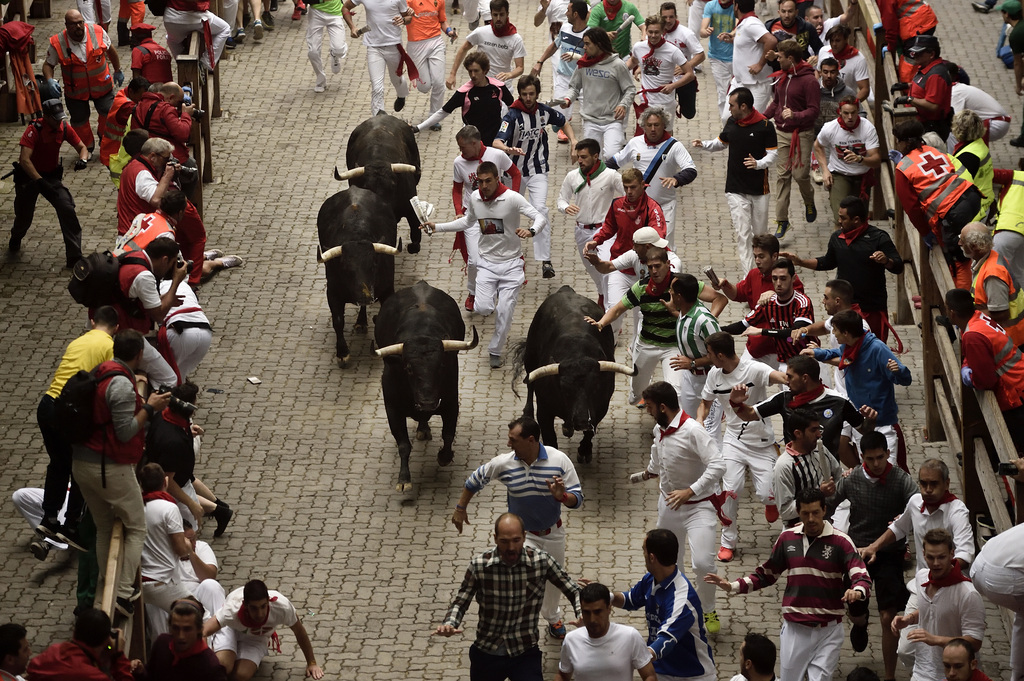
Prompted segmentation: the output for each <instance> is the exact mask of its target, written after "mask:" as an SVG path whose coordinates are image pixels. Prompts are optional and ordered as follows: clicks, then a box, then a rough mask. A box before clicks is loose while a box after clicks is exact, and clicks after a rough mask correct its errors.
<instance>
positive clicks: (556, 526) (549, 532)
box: [527, 518, 562, 537]
mask: <svg viewBox="0 0 1024 681" xmlns="http://www.w3.org/2000/svg"><path fill="white" fill-rule="evenodd" d="M561 526H562V519H561V518H559V519H558V522H557V523H555V524H554V526H552V527H549V528H548V529H546V530H541V531H540V532H534V531H533V530H527V532H529V533H530V534H533V535H536V536H538V537H546V536H548V535H549V534H551V531H552V530H554V529H555V528H558V527H561Z"/></svg>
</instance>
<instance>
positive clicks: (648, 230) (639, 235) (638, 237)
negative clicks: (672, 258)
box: [633, 227, 668, 248]
mask: <svg viewBox="0 0 1024 681" xmlns="http://www.w3.org/2000/svg"><path fill="white" fill-rule="evenodd" d="M633 243H635V244H647V245H648V246H657V247H658V248H667V247H668V241H666V240H665V239H662V238H661V235H660V234H658V230H656V229H654V227H641V228H640V229H638V230H636V231H635V232H633Z"/></svg>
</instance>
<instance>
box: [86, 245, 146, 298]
mask: <svg viewBox="0 0 1024 681" xmlns="http://www.w3.org/2000/svg"><path fill="white" fill-rule="evenodd" d="M128 262H131V263H134V264H139V265H144V266H145V267H146V269H147V270H149V271H150V272H152V271H153V268H152V267H151V266H150V264H149V260H148V259H147V258H146V257H145V256H144V255H141V254H139V253H131V252H129V253H122V254H121V255H119V256H117V257H115V256H114V255H113V254H112V253H111V252H110V251H104V252H102V253H90V254H89V255H87V256H85V257H84V258H82V259H81V260H79V261H78V262H77V263H75V267H74V269H73V270H72V272H71V281H69V282H68V292H69V293H70V294H71V297H72V298H74V299H75V302H76V303H78V304H79V305H84V306H86V307H89V308H97V307H101V306H103V305H115V304H118V305H121V306H122V307H123V308H124V309H125V310H126V311H129V312H130V311H131V310H132V309H133V308H134V307H135V306H133V305H127V304H126V303H127V302H128V300H127V298H126V297H125V295H124V293H122V292H121V285H120V282H118V279H117V275H118V272H119V271H120V270H121V265H124V264H126V263H128Z"/></svg>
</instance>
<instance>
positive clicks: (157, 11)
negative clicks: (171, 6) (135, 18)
mask: <svg viewBox="0 0 1024 681" xmlns="http://www.w3.org/2000/svg"><path fill="white" fill-rule="evenodd" d="M146 4H147V5H148V6H149V13H150V14H153V15H155V16H158V17H162V16H163V15H164V11H165V10H166V9H167V0H146Z"/></svg>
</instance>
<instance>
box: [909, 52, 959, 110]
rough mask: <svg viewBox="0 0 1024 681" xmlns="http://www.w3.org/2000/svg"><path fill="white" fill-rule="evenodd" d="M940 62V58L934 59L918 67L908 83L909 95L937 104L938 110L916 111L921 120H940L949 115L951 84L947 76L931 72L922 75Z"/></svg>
mask: <svg viewBox="0 0 1024 681" xmlns="http://www.w3.org/2000/svg"><path fill="white" fill-rule="evenodd" d="M940 64H942V60H941V59H934V60H932V61H931V62H930V63H928V64H926V65H925V66H921V67H918V70H917V72H916V73H915V74H914V79H913V80H912V81H911V83H910V93H909V94H910V96H911V97H916V98H918V99H924V100H926V101H929V102H931V103H932V104H937V105H938V106H939V110H938V112H936V113H930V112H927V111H918V112H917V117H918V118H920V119H921V120H922V121H941V120H943V119H945V118H946V116H947V115H949V109H950V106H951V101H950V98H951V96H952V93H953V85H952V83H951V82H950V81H949V79H948V77H943V75H942V74H941V73H932V74H930V75H929V76H928V77H927V78H924V77H923V76H924V74H926V73H928V72H929V71H930V70H931V69H932V68H933V67H935V66H938V65H940ZM922 81H923V82H922Z"/></svg>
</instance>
